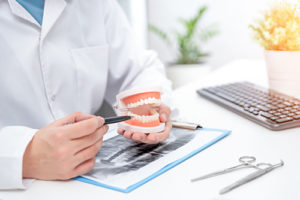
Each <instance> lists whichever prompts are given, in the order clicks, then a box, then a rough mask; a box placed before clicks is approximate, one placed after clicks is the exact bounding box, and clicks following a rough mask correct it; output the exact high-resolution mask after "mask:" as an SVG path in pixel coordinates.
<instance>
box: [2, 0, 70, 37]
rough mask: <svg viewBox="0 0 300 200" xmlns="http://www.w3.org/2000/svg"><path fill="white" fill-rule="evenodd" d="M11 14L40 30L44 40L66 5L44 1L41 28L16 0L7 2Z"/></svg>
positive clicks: (53, 1) (54, 1) (58, 0)
mask: <svg viewBox="0 0 300 200" xmlns="http://www.w3.org/2000/svg"><path fill="white" fill-rule="evenodd" d="M8 3H9V6H10V8H11V10H12V13H13V14H14V15H16V16H18V17H21V18H22V19H24V20H26V21H29V22H31V23H33V24H35V25H37V26H38V27H41V28H42V33H41V38H42V39H44V38H45V37H46V36H47V34H48V33H49V31H50V30H51V28H52V27H53V25H54V24H55V23H56V21H57V20H58V18H59V17H60V15H61V14H62V12H63V11H64V9H65V7H66V5H67V3H66V0H45V7H44V16H43V24H42V26H41V25H40V24H39V23H38V22H37V21H36V20H35V19H34V18H33V17H32V16H31V14H30V13H28V11H27V10H26V9H25V8H24V7H23V6H21V5H20V4H19V3H18V2H17V1H16V0H8Z"/></svg>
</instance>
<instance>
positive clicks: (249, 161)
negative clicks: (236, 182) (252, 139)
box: [191, 156, 272, 182]
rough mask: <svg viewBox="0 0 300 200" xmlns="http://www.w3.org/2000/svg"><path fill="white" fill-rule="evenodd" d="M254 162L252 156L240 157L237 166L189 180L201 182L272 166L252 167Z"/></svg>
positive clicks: (259, 164) (260, 164)
mask: <svg viewBox="0 0 300 200" xmlns="http://www.w3.org/2000/svg"><path fill="white" fill-rule="evenodd" d="M255 161H256V158H255V157H253V156H242V157H240V158H239V162H240V164H239V165H236V166H233V167H230V168H227V169H223V170H219V171H216V172H213V173H209V174H207V175H204V176H200V177H197V178H194V179H192V180H191V182H195V181H199V180H203V179H207V178H210V177H214V176H218V175H222V174H227V173H229V172H232V171H235V170H239V169H244V168H255V169H261V168H260V167H261V166H263V165H265V166H267V167H270V166H272V165H271V164H268V163H258V164H256V165H254V164H253V163H254V162H255Z"/></svg>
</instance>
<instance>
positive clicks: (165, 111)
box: [118, 104, 172, 144]
mask: <svg viewBox="0 0 300 200" xmlns="http://www.w3.org/2000/svg"><path fill="white" fill-rule="evenodd" d="M170 114H171V109H170V108H169V107H168V106H166V105H165V104H161V105H160V107H159V118H160V121H161V122H162V123H166V126H165V130H164V131H162V132H159V133H149V134H145V133H139V132H132V131H130V130H126V131H125V130H123V129H118V133H119V134H121V135H123V136H124V137H126V138H128V139H132V140H133V141H136V142H141V143H147V144H157V143H159V142H162V141H164V140H166V139H167V138H168V137H169V135H170V132H171V129H172V123H171V120H170Z"/></svg>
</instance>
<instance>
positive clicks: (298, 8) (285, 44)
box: [250, 0, 300, 51]
mask: <svg viewBox="0 0 300 200" xmlns="http://www.w3.org/2000/svg"><path fill="white" fill-rule="evenodd" d="M250 28H252V29H253V35H254V38H255V39H256V40H257V41H258V43H259V44H260V45H262V46H263V47H264V48H265V49H267V50H279V51H300V0H299V1H298V3H289V2H284V1H282V2H278V3H276V4H274V5H273V6H272V7H271V8H270V9H269V10H267V11H265V13H264V14H263V18H262V19H259V20H257V23H256V24H255V25H250Z"/></svg>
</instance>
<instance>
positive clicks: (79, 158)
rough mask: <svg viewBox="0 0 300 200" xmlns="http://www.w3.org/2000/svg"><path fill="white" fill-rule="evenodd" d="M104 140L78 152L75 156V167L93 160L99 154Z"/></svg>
mask: <svg viewBox="0 0 300 200" xmlns="http://www.w3.org/2000/svg"><path fill="white" fill-rule="evenodd" d="M102 143H103V140H102V139H101V140H99V141H97V142H96V143H95V144H93V145H91V146H89V147H87V148H85V149H83V150H81V151H79V152H77V153H76V154H75V156H74V162H73V163H74V166H77V165H79V164H80V163H82V162H84V161H86V160H89V159H91V158H94V157H95V156H96V154H97V153H98V152H99V150H100V148H101V146H102Z"/></svg>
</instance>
